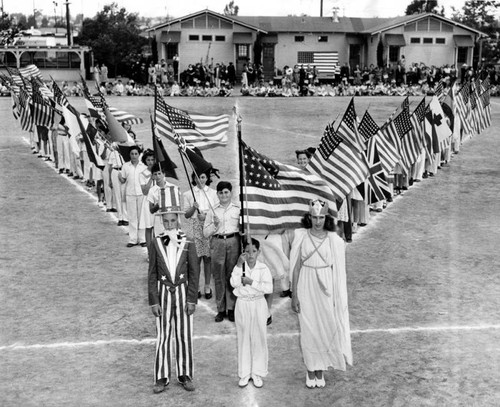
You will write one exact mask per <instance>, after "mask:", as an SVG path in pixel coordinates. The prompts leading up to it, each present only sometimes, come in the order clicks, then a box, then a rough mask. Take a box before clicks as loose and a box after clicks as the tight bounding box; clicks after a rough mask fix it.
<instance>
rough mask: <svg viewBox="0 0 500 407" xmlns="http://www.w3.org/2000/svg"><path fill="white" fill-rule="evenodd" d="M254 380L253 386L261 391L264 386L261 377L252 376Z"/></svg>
mask: <svg viewBox="0 0 500 407" xmlns="http://www.w3.org/2000/svg"><path fill="white" fill-rule="evenodd" d="M252 380H253V385H254V386H255V387H257V388H259V389H260V388H261V387H262V386H263V385H264V383H263V382H262V378H261V377H260V376H257V375H256V374H253V375H252Z"/></svg>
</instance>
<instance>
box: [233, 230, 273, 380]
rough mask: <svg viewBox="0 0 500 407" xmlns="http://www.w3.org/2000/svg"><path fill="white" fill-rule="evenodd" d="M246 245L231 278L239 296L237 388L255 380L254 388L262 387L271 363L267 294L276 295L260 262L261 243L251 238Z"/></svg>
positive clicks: (271, 279) (237, 315) (236, 312)
mask: <svg viewBox="0 0 500 407" xmlns="http://www.w3.org/2000/svg"><path fill="white" fill-rule="evenodd" d="M243 246H244V252H243V253H242V254H241V255H240V257H239V258H238V262H237V263H236V266H234V269H233V272H232V274H231V279H230V282H231V285H232V286H233V287H234V295H236V297H238V299H237V301H236V307H235V315H234V316H235V322H236V335H237V337H238V376H239V377H240V381H239V383H238V385H239V386H240V387H245V386H246V385H247V384H248V381H249V380H250V379H252V381H253V384H254V386H255V387H262V385H263V383H262V377H265V376H267V364H268V350H267V325H266V323H267V315H268V309H267V302H266V299H265V298H264V294H270V293H272V292H273V277H272V275H271V271H270V270H269V268H268V267H267V266H266V265H265V264H264V263H261V262H260V261H258V260H257V258H258V256H259V254H260V243H259V241H258V240H256V239H252V238H250V240H249V241H246V242H245V243H244V245H243ZM243 267H244V269H245V270H243Z"/></svg>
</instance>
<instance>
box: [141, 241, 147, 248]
mask: <svg viewBox="0 0 500 407" xmlns="http://www.w3.org/2000/svg"><path fill="white" fill-rule="evenodd" d="M140 245H141V247H146V246H147V245H148V244H147V243H146V242H142V243H140Z"/></svg>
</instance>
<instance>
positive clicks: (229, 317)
mask: <svg viewBox="0 0 500 407" xmlns="http://www.w3.org/2000/svg"><path fill="white" fill-rule="evenodd" d="M227 319H229V320H230V321H231V322H234V311H233V310H232V309H230V310H228V311H227Z"/></svg>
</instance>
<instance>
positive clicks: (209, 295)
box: [205, 289, 212, 300]
mask: <svg viewBox="0 0 500 407" xmlns="http://www.w3.org/2000/svg"><path fill="white" fill-rule="evenodd" d="M210 298H212V289H210V292H209V293H207V292H206V291H205V299H206V300H209V299H210Z"/></svg>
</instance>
